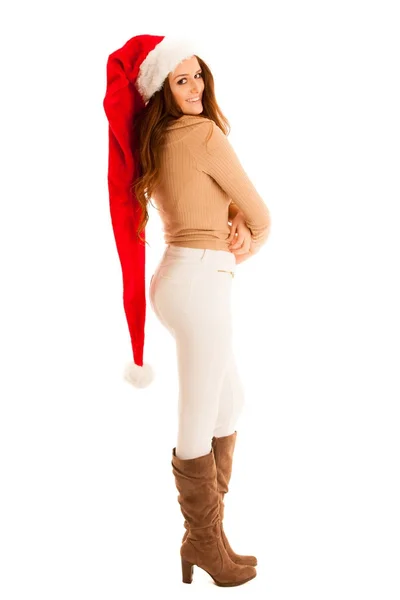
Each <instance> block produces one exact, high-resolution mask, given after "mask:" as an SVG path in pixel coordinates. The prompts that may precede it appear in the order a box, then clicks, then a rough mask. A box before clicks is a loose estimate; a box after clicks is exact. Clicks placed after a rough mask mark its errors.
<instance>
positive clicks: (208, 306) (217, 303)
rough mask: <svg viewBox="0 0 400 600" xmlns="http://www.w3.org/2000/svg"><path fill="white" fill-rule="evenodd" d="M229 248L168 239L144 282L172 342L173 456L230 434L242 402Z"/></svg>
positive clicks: (199, 450) (205, 448)
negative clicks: (175, 389)
mask: <svg viewBox="0 0 400 600" xmlns="http://www.w3.org/2000/svg"><path fill="white" fill-rule="evenodd" d="M235 271H236V261H235V256H234V254H233V253H231V252H229V251H226V250H209V249H203V248H189V247H183V246H174V245H168V246H167V247H166V249H165V251H164V254H163V256H162V258H161V261H160V262H159V264H158V266H157V268H156V270H155V272H154V274H153V276H152V278H151V283H150V290H149V299H150V304H151V307H152V309H153V311H154V313H155V315H156V317H157V318H158V320H159V321H160V322H161V323H162V325H163V326H164V327H166V329H167V330H168V331H169V332H170V333H171V335H172V336H173V337H174V339H175V343H176V353H177V361H178V377H179V399H178V439H177V443H176V455H177V456H178V458H182V459H187V458H196V457H198V456H204V455H205V454H208V453H209V452H210V450H211V439H212V437H213V436H216V437H221V436H226V435H230V434H231V433H233V432H234V431H235V429H236V423H237V420H238V417H239V415H240V413H241V410H242V408H243V405H244V393H243V387H242V384H241V381H240V377H239V374H238V371H237V367H236V363H235V357H234V354H233V348H232V311H231V294H232V288H233V283H234V274H235Z"/></svg>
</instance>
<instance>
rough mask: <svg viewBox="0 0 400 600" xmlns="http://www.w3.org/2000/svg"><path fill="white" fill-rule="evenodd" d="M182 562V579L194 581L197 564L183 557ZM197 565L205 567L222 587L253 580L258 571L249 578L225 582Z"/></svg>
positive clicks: (187, 581) (184, 581)
mask: <svg viewBox="0 0 400 600" xmlns="http://www.w3.org/2000/svg"><path fill="white" fill-rule="evenodd" d="M181 562H182V581H183V583H192V581H193V567H194V566H195V564H194V563H190V562H188V561H187V560H185V559H183V558H182V559H181ZM196 567H197V568H199V569H203V571H205V572H206V573H208V575H209V576H210V577H211V578H212V579H213V580H214V581H215V583H216V584H217V585H219V586H220V587H233V586H237V585H242V584H243V583H247V582H248V581H251V579H254V577H255V576H256V575H257V573H255V574H254V575H252V576H251V577H248V578H247V579H243V580H242V581H233V582H228V583H223V582H222V581H218V580H217V579H215V577H214V576H213V575H211V573H209V572H208V571H207V569H205V568H204V567H200V566H199V565H196Z"/></svg>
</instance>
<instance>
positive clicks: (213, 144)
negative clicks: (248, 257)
mask: <svg viewBox="0 0 400 600" xmlns="http://www.w3.org/2000/svg"><path fill="white" fill-rule="evenodd" d="M210 125H211V127H212V133H211V136H210V137H209V133H210ZM198 132H199V135H198V138H197V140H198V143H196V144H193V143H191V144H190V146H189V149H190V151H191V152H192V155H193V156H194V158H195V160H196V163H197V168H198V169H199V170H201V171H203V172H204V173H207V174H208V175H209V176H210V177H212V178H213V179H214V180H215V181H216V183H218V185H219V186H220V187H221V188H222V189H223V190H224V191H225V192H226V194H227V195H228V196H229V197H230V198H231V200H232V201H233V202H234V203H235V205H236V206H237V207H238V208H239V210H240V211H241V212H242V213H243V214H244V218H245V222H246V225H247V227H248V228H249V229H250V231H251V234H252V239H253V241H254V242H255V243H256V245H257V246H258V247H259V246H261V245H262V244H264V243H265V241H266V240H267V238H268V235H269V230H270V223H271V217H270V212H269V210H268V207H267V205H266V204H265V202H264V200H263V199H262V198H261V196H260V195H259V193H258V192H257V190H256V188H255V187H254V185H253V183H252V182H251V180H250V178H249V177H248V175H247V173H246V171H245V170H244V168H243V166H242V164H241V163H240V161H239V159H238V157H237V155H236V153H235V151H234V149H233V147H232V145H231V143H230V142H229V140H228V138H227V137H226V135H225V134H224V133H223V132H222V131H221V129H220V128H219V127H218V126H217V125H216V124H215V123H214V121H212V120H208V119H207V120H205V121H204V123H201V124H200V125H199V126H198ZM208 137H209V139H207V138H208Z"/></svg>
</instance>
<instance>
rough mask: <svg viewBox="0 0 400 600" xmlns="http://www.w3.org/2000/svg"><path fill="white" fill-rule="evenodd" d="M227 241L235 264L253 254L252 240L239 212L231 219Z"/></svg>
mask: <svg viewBox="0 0 400 600" xmlns="http://www.w3.org/2000/svg"><path fill="white" fill-rule="evenodd" d="M228 242H230V245H229V250H230V252H233V254H234V255H235V259H236V264H237V265H238V264H240V263H241V262H243V261H245V260H247V259H248V258H250V257H251V256H253V249H254V242H253V240H252V235H251V231H250V229H249V228H248V227H247V225H246V223H245V219H244V215H243V213H241V212H238V213H237V215H236V216H235V217H234V219H232V225H231V232H230V234H229V237H228Z"/></svg>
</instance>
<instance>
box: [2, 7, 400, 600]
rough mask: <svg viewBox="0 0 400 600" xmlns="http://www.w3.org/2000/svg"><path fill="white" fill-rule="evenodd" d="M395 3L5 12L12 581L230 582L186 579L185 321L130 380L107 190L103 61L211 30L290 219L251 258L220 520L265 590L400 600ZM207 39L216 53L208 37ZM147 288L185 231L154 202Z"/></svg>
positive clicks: (45, 588) (251, 164)
mask: <svg viewBox="0 0 400 600" xmlns="http://www.w3.org/2000/svg"><path fill="white" fill-rule="evenodd" d="M396 8H398V5H397V3H396V2H388V1H385V0H380V1H379V2H378V1H377V0H376V1H375V2H365V1H364V2H361V1H359V2H356V1H349V0H346V1H337V0H336V1H335V2H317V1H314V2H311V1H306V2H293V1H282V0H279V1H274V2H266V3H262V4H261V3H258V2H255V1H252V2H249V1H248V2H246V3H245V4H244V5H235V4H234V3H231V2H219V3H217V2H207V1H203V2H201V3H190V2H189V3H177V2H167V3H165V2H163V3H161V2H157V3H154V2H152V3H151V4H150V3H147V4H143V3H140V4H139V3H135V2H118V0H114V1H113V2H111V1H110V2H107V3H106V2H97V3H94V2H82V1H80V2H69V3H64V4H62V3H56V2H53V3H50V2H48V3H45V2H34V3H28V2H20V3H18V4H13V5H9V7H8V9H7V10H8V12H5V9H2V15H1V17H2V18H1V19H0V21H1V23H2V24H1V36H0V39H1V42H0V43H1V63H2V65H1V70H2V86H1V88H2V91H1V112H0V114H1V117H0V118H1V136H0V139H1V142H0V143H1V151H2V161H1V165H2V175H1V179H0V185H1V191H0V193H1V212H2V215H1V219H0V228H1V229H0V243H1V265H2V267H1V270H2V286H1V288H2V291H1V313H0V314H1V323H0V325H1V334H0V338H1V346H2V348H1V350H2V356H3V358H2V361H1V364H2V369H1V371H2V374H1V390H0V392H1V414H0V486H1V495H0V502H1V510H0V540H1V541H0V552H1V556H0V564H1V577H0V596H1V597H2V599H3V600H14V599H17V598H18V599H21V600H22V599H23V600H26V599H30V598H33V597H37V598H41V600H45V599H46V600H47V599H52V600H54V599H55V598H56V599H57V600H63V599H68V600H71V599H72V598H73V599H74V600H89V599H92V598H93V599H94V600H103V599H104V600H105V599H107V600H111V599H112V600H115V599H118V600H125V599H132V598H134V599H136V598H144V599H146V598H160V597H164V596H166V597H168V598H169V597H171V598H181V597H182V598H183V597H185V598H186V597H188V594H190V595H192V597H195V598H200V597H201V598H204V597H205V596H204V595H205V594H207V595H209V596H210V597H212V596H213V595H214V594H215V595H218V597H219V595H220V594H221V593H222V594H224V592H223V591H222V590H221V588H218V587H217V586H215V585H214V584H213V581H212V579H211V578H210V577H209V576H208V575H207V573H206V572H205V571H203V570H202V569H200V568H196V567H195V570H194V581H193V584H192V585H191V586H188V585H184V584H183V583H182V582H181V570H180V559H179V548H180V541H181V538H182V535H183V533H184V528H183V517H182V515H181V513H180V509H179V505H178V502H177V490H176V488H175V484H174V480H173V475H172V470H171V465H170V461H171V451H172V448H173V446H175V443H176V431H177V429H176V428H177V412H176V411H177V408H176V407H177V385H178V380H177V374H176V357H175V348H174V344H173V340H172V339H170V338H169V336H168V333H167V332H166V330H164V329H163V327H162V326H161V325H160V323H159V322H158V321H157V320H156V317H155V315H154V313H153V312H152V311H151V309H150V305H149V304H148V305H147V306H148V314H147V319H146V342H145V361H147V362H149V363H151V364H152V366H153V367H154V370H155V372H156V379H155V381H154V382H153V384H152V385H151V386H150V387H148V388H146V389H141V390H138V389H135V388H133V387H132V386H130V385H129V384H128V383H126V382H125V381H124V380H123V378H122V372H123V367H124V365H125V363H126V362H127V361H128V360H130V359H131V348H130V342H129V336H128V328H127V324H126V320H125V315H124V312H123V304H122V278H121V271H120V264H119V260H118V255H117V251H116V247H115V242H114V237H113V232H112V228H111V220H110V215H109V205H108V190H107V180H106V176H107V173H106V171H107V156H108V124H107V120H106V117H105V113H104V110H103V105H102V102H103V98H104V94H105V85H106V79H105V73H106V71H105V68H106V61H107V57H108V55H109V54H110V53H111V52H113V51H114V50H116V49H117V48H119V47H121V46H122V45H123V44H124V43H125V42H126V41H127V40H128V39H129V38H131V37H133V36H134V35H139V34H142V33H150V34H154V35H184V36H189V37H190V36H193V37H196V38H197V39H199V38H200V39H202V40H203V42H204V44H205V48H206V49H207V53H206V52H204V55H203V58H204V59H205V60H206V61H207V62H208V64H209V65H210V67H211V69H212V71H213V74H214V77H215V85H216V94H217V100H218V102H219V104H220V106H221V109H222V111H223V112H224V114H225V115H226V116H227V117H228V119H229V121H230V124H231V127H232V132H231V135H230V138H229V139H230V141H231V142H232V144H233V145H234V147H235V149H236V151H237V154H238V156H239V157H240V159H241V160H242V162H243V165H244V166H245V168H246V170H247V171H248V173H249V175H250V176H251V178H252V181H253V183H254V184H255V186H256V187H257V189H258V191H259V192H260V194H261V195H262V197H263V198H264V199H265V202H266V204H267V205H268V207H269V209H270V212H271V217H272V228H271V235H270V238H269V240H268V242H267V244H266V245H265V246H264V247H263V249H262V251H261V252H260V253H259V254H258V255H257V256H255V257H254V258H253V259H251V260H250V261H247V262H245V263H243V264H241V265H238V267H237V275H236V277H235V280H234V284H235V286H234V287H235V297H234V319H235V350H236V357H237V362H238V366H239V368H240V372H241V376H242V380H243V384H244V388H245V392H246V406H245V409H244V412H243V414H242V416H241V419H240V422H239V423H238V427H237V431H238V437H237V445H236V450H235V458H234V465H233V474H232V479H231V485H230V492H229V494H227V496H226V498H225V505H226V510H225V514H226V517H225V530H226V532H227V534H228V537H229V540H230V542H231V545H232V547H233V549H234V550H235V551H236V552H239V553H246V554H255V555H257V558H258V567H257V577H256V578H255V579H253V580H252V581H250V582H249V583H247V584H245V585H243V586H239V587H237V588H229V589H230V591H229V592H226V593H227V594H231V595H232V596H235V595H236V596H237V597H239V596H240V597H245V598H246V599H247V598H260V599H261V598H262V599H263V600H264V599H265V598H269V599H270V600H278V599H280V600H286V599H287V600H296V599H298V598H305V599H307V600H314V599H315V600H321V599H323V600H331V599H332V600H337V599H338V598H340V599H341V600H344V599H346V600H354V599H355V598H357V599H358V598H360V599H361V598H362V599H363V600H365V599H377V600H378V599H379V600H380V599H381V598H385V600H398V599H399V597H400V579H399V564H400V547H399V539H400V518H399V508H398V507H399V506H400V491H399V455H400V448H399V445H400V444H399V425H400V423H399V400H400V384H399V364H400V352H399V334H400V327H399V325H400V323H399V306H400V293H399V289H400V286H399V256H400V242H399V216H400V210H399V200H400V194H399V192H400V189H399V188H400V182H399V165H400V143H399V139H400V137H399V136H400V118H399V113H400V111H399V106H400V85H399V51H400V48H399V45H400V43H399V26H400V23H399V18H398V16H397V15H396V13H395V9H396ZM206 54H207V55H206ZM146 239H147V241H148V242H149V243H150V247H148V246H147V248H146V252H147V256H146V281H147V286H148V284H149V282H150V277H151V274H152V273H153V271H154V269H155V267H156V265H157V263H158V261H159V259H160V257H161V254H162V251H163V249H164V241H163V231H162V225H161V222H160V220H159V217H158V214H157V212H156V211H155V210H154V209H151V213H150V223H149V224H148V226H147V227H146Z"/></svg>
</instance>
